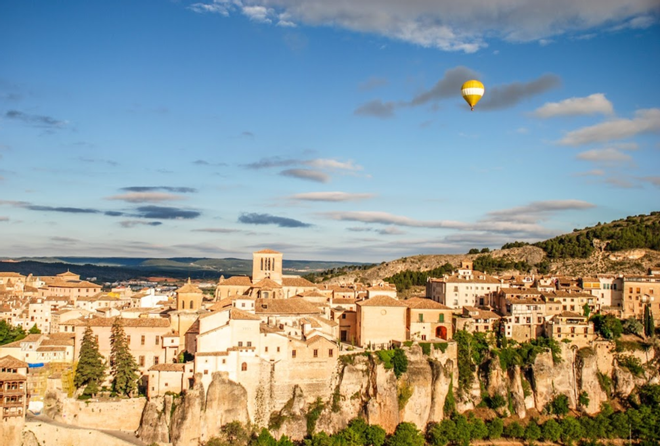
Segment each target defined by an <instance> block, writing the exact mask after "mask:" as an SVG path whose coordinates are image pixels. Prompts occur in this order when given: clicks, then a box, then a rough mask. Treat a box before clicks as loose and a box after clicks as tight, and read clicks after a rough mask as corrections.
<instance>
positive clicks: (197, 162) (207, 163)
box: [193, 160, 227, 167]
mask: <svg viewBox="0 0 660 446" xmlns="http://www.w3.org/2000/svg"><path fill="white" fill-rule="evenodd" d="M193 164H195V165H196V166H212V167H226V166H227V163H223V162H219V163H214V162H211V161H207V160H195V161H193Z"/></svg>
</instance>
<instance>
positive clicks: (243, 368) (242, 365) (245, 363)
mask: <svg viewBox="0 0 660 446" xmlns="http://www.w3.org/2000/svg"><path fill="white" fill-rule="evenodd" d="M241 372H247V362H244V363H243V364H241Z"/></svg>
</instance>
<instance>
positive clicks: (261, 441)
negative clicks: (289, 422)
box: [250, 427, 330, 446]
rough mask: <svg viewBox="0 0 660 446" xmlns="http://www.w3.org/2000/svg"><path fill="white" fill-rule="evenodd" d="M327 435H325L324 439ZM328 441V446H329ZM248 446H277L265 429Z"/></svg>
mask: <svg viewBox="0 0 660 446" xmlns="http://www.w3.org/2000/svg"><path fill="white" fill-rule="evenodd" d="M327 437H328V435H327V434H326V438H327ZM329 441H330V440H329V439H328V446H330V443H329ZM250 446H277V440H275V439H274V438H273V436H272V435H271V434H270V432H268V429H266V428H265V427H264V428H262V429H261V432H259V435H257V438H255V439H254V440H252V441H251V442H250ZM310 446H322V445H321V444H316V443H310Z"/></svg>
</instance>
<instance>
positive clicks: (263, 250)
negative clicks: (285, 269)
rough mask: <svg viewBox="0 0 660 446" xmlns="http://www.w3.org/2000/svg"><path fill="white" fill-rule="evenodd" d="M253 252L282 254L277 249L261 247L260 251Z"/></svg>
mask: <svg viewBox="0 0 660 446" xmlns="http://www.w3.org/2000/svg"><path fill="white" fill-rule="evenodd" d="M255 254H282V253H281V252H279V251H273V250H272V249H262V250H261V251H257V252H255Z"/></svg>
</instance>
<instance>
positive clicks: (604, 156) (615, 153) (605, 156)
mask: <svg viewBox="0 0 660 446" xmlns="http://www.w3.org/2000/svg"><path fill="white" fill-rule="evenodd" d="M575 158H577V159H579V160H582V161H591V162H594V163H597V164H619V163H622V162H630V161H632V156H630V155H628V154H627V153H623V152H622V151H621V150H619V149H616V148H614V147H606V148H604V149H592V150H587V151H586V152H582V153H578V154H577V155H576V156H575Z"/></svg>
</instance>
